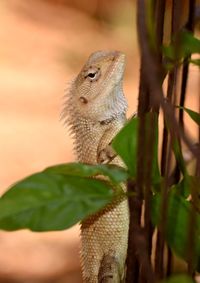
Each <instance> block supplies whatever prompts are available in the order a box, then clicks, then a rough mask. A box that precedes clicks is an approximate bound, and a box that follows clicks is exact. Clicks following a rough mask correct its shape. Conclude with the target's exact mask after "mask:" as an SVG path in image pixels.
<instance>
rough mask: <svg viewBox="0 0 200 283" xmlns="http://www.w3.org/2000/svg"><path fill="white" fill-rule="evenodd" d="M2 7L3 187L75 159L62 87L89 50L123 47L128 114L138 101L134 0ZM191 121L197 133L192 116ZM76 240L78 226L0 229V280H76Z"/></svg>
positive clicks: (8, 2)
mask: <svg viewBox="0 0 200 283" xmlns="http://www.w3.org/2000/svg"><path fill="white" fill-rule="evenodd" d="M108 3H109V4H108ZM0 11H1V17H0V42H1V44H0V193H3V192H4V191H5V190H6V188H7V187H8V186H9V185H10V184H12V183H13V182H15V181H16V180H18V179H20V178H23V177H24V176H26V175H29V174H32V173H33V172H36V171H40V170H42V169H44V168H45V167H47V166H50V165H53V164H57V163H62V162H69V161H72V160H74V156H73V153H72V140H71V138H70V136H69V134H68V131H67V129H65V128H64V127H63V126H62V124H61V123H60V122H59V113H60V110H61V106H62V97H63V94H64V89H65V88H67V86H68V82H69V81H70V79H72V78H73V77H74V76H75V75H76V74H77V73H78V72H79V70H80V68H81V66H82V64H83V63H84V61H85V60H86V59H87V57H88V55H89V54H90V53H91V52H93V51H95V50H102V49H106V50H108V49H109V50H112V49H115V50H121V51H123V52H124V53H126V55H127V68H126V73H125V81H124V90H125V94H126V97H127V99H128V103H129V112H128V114H129V115H130V114H131V113H132V112H133V111H134V110H135V109H136V105H137V88H138V78H139V53H138V48H137V38H136V28H135V26H136V25H135V5H134V1H128V0H127V1H125V0H124V1H120V0H119V1H114V0H113V1H95V0H87V1H78V0H76V1H72V0H71V1H61V0H60V1H53V0H52V1H47V0H46V1H39V0H35V1H34V0H1V1H0ZM191 72H192V76H191V80H190V82H189V90H190V96H189V99H188V101H189V106H190V107H192V108H193V109H197V108H198V104H197V99H196V98H195V97H197V96H195V95H196V93H197V88H198V84H199V81H198V70H197V68H192V69H191ZM187 123H189V120H188V122H187ZM189 128H190V133H193V132H194V130H195V126H194V123H191V124H190V126H189ZM78 245H79V231H78V227H73V228H72V229H70V230H67V231H63V232H49V233H32V232H30V231H18V232H12V233H8V232H3V231H1V232H0V282H3V283H4V282H5V283H6V282H20V283H22V282H23V283H46V282H48V283H53V282H54V283H59V282H60V283H61V282H72V283H73V282H75V283H76V282H77V283H78V282H80V269H79V256H78Z"/></svg>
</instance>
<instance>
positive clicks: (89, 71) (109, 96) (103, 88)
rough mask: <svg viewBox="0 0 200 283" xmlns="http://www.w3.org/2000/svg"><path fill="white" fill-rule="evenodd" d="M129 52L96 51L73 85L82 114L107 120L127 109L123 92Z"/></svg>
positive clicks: (77, 109) (93, 118)
mask: <svg viewBox="0 0 200 283" xmlns="http://www.w3.org/2000/svg"><path fill="white" fill-rule="evenodd" d="M124 67H125V55H124V54H123V53H121V52H119V51H97V52H95V53H92V54H91V55H90V57H89V58H88V60H87V62H86V64H85V65H84V66H83V68H82V70H81V71H80V73H79V74H78V76H77V78H76V79H75V81H74V84H73V91H72V95H73V102H72V103H73V105H74V106H75V107H76V112H78V113H79V115H80V116H82V117H84V118H87V119H91V120H93V121H103V120H106V119H110V118H113V117H115V116H116V115H119V114H122V113H125V112H126V108H127V104H126V100H125V98H124V95H123V91H122V80H123V74H124Z"/></svg>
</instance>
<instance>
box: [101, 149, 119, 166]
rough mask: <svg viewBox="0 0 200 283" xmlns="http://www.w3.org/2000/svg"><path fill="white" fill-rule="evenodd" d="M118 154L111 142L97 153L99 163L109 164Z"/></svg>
mask: <svg viewBox="0 0 200 283" xmlns="http://www.w3.org/2000/svg"><path fill="white" fill-rule="evenodd" d="M116 156H117V154H116V153H115V151H114V149H113V148H112V146H111V145H110V144H109V145H107V146H106V147H105V148H104V149H102V150H100V151H99V152H98V154H97V163H101V164H107V163H110V162H111V161H112V160H113V159H114V158H115V157H116Z"/></svg>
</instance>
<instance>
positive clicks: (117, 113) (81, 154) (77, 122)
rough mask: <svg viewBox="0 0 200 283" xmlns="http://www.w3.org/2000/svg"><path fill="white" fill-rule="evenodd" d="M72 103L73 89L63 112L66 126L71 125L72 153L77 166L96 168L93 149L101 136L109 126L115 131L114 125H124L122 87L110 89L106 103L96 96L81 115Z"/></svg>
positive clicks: (124, 108)
mask: <svg viewBox="0 0 200 283" xmlns="http://www.w3.org/2000/svg"><path fill="white" fill-rule="evenodd" d="M76 99H77V98H76V92H75V89H72V91H71V92H70V96H69V100H68V103H67V108H68V111H67V109H66V112H68V115H67V116H68V121H67V122H68V124H69V125H71V132H72V134H73V135H74V149H75V153H76V156H77V159H78V161H79V162H83V163H88V164H96V163H97V148H98V145H99V142H100V140H101V138H102V136H103V134H104V132H105V131H106V130H109V128H111V127H112V125H114V127H115V125H116V121H118V122H117V125H118V126H119V125H121V126H122V125H123V124H124V120H125V113H126V109H127V102H126V100H125V98H124V94H123V90H122V85H121V84H120V85H118V86H115V87H113V90H112V92H111V93H109V95H107V101H106V103H105V102H103V101H102V99H101V95H99V97H98V98H97V99H96V100H95V101H92V102H91V106H90V109H87V111H86V110H85V111H84V112H83V109H82V108H80V105H79V104H78V103H77V101H76ZM98 99H99V100H98ZM121 121H122V122H121ZM121 126H120V127H121ZM118 131H119V129H118ZM116 133H117V132H115V134H116ZM113 137H114V136H113ZM113 137H112V138H113Z"/></svg>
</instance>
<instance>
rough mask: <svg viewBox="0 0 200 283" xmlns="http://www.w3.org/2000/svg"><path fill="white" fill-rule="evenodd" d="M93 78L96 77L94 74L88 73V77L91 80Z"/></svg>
mask: <svg viewBox="0 0 200 283" xmlns="http://www.w3.org/2000/svg"><path fill="white" fill-rule="evenodd" d="M95 76H96V73H89V74H88V77H90V78H91V79H93V78H95Z"/></svg>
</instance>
